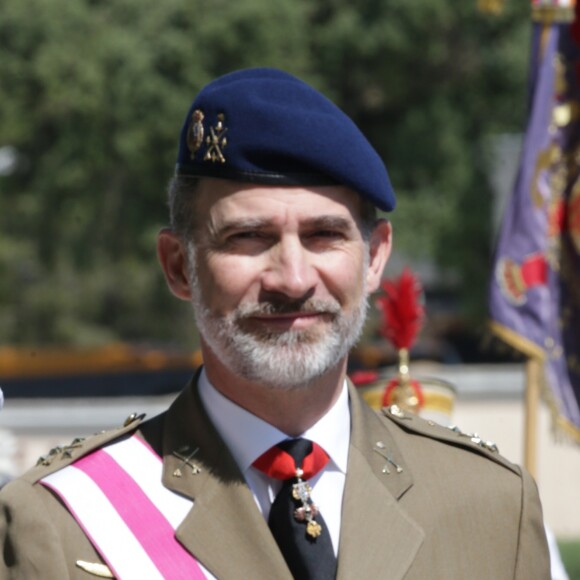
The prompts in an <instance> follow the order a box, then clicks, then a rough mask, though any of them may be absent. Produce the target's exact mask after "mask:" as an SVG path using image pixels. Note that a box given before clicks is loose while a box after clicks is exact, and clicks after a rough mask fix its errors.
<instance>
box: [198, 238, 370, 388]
mask: <svg viewBox="0 0 580 580" xmlns="http://www.w3.org/2000/svg"><path fill="white" fill-rule="evenodd" d="M188 256H189V274H190V281H191V288H192V297H191V302H192V305H193V311H194V315H195V321H196V323H197V328H198V330H199V332H200V333H201V336H202V337H203V339H204V341H205V342H206V343H207V345H208V346H209V348H211V350H212V351H213V352H214V354H215V355H216V356H217V358H218V359H219V360H220V361H221V362H222V363H223V364H224V365H225V366H226V367H227V368H228V370H230V372H232V373H234V374H236V375H239V376H240V377H242V378H244V379H246V380H249V381H253V382H257V383H260V384H263V385H265V386H267V387H269V388H273V389H283V390H291V389H300V388H307V387H308V386H309V385H310V384H311V383H312V382H313V381H314V380H315V379H317V378H318V377H320V376H322V375H324V374H325V373H326V372H327V371H329V370H330V369H332V368H333V367H335V366H336V365H338V364H339V363H340V362H341V361H342V360H343V359H344V357H346V356H347V355H348V352H349V350H350V349H351V348H352V347H353V346H354V345H355V344H356V342H357V341H358V339H359V338H360V335H361V333H362V329H363V327H364V322H365V319H366V315H367V311H368V306H369V302H368V297H367V292H366V288H364V289H363V290H364V292H363V297H364V298H362V299H361V300H360V303H359V304H358V305H357V307H356V308H355V309H354V310H353V311H352V312H351V313H349V314H345V313H344V312H343V311H342V309H341V307H340V304H339V303H338V301H336V300H334V299H329V300H321V299H306V300H300V301H291V300H285V301H269V302H260V303H257V304H242V305H240V306H238V307H237V308H236V309H235V310H234V311H233V312H231V313H230V314H228V315H226V316H216V315H214V314H212V313H211V312H210V310H209V308H208V307H207V305H206V303H205V300H204V298H203V296H202V292H201V288H200V285H199V283H198V280H197V276H196V257H195V248H194V246H193V244H190V245H189V247H188ZM287 312H309V313H312V312H322V313H324V314H325V315H327V316H329V317H330V318H331V320H330V322H328V323H327V324H325V326H324V328H323V330H322V331H321V330H320V329H319V328H317V329H315V330H308V329H307V330H300V331H299V330H292V329H290V330H287V331H285V332H281V333H279V332H271V331H267V330H265V331H263V332H260V333H257V332H256V331H255V330H254V331H250V330H249V329H247V325H246V324H245V322H246V321H247V319H248V318H249V317H251V316H255V315H256V314H283V313H287Z"/></svg>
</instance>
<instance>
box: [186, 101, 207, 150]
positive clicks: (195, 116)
mask: <svg viewBox="0 0 580 580" xmlns="http://www.w3.org/2000/svg"><path fill="white" fill-rule="evenodd" d="M203 118H204V114H203V113H202V112H201V110H200V109H196V110H195V111H193V113H192V115H191V124H190V125H189V130H188V132H187V146H188V148H189V151H190V153H191V158H192V159H193V158H194V157H195V154H196V153H197V151H198V150H199V148H200V147H201V145H202V143H203V136H204V129H203Z"/></svg>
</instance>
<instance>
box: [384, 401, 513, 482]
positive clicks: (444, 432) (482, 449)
mask: <svg viewBox="0 0 580 580" xmlns="http://www.w3.org/2000/svg"><path fill="white" fill-rule="evenodd" d="M381 413H382V414H383V415H384V416H385V417H387V418H388V419H390V420H391V421H392V422H393V423H395V424H397V425H398V426H399V427H401V428H402V429H404V430H405V431H407V432H410V433H416V434H417V435H422V436H424V437H429V438H431V439H436V440H438V441H441V442H443V443H447V444H450V445H454V446H456V447H462V448H464V449H469V450H471V451H475V452H477V453H479V454H480V455H483V456H485V457H488V458H489V459H491V460H493V461H495V462H496V463H499V464H500V465H503V466H504V467H507V468H508V469H510V470H511V471H513V472H514V473H517V474H518V475H519V474H520V471H519V468H518V467H517V466H516V465H514V464H513V463H511V462H510V461H509V460H507V459H506V458H505V457H503V456H502V455H500V453H499V449H498V447H497V445H496V444H495V443H493V442H492V441H488V440H487V439H484V438H483V437H481V436H480V435H478V434H477V433H466V432H464V431H462V430H461V429H460V428H459V427H457V426H456V425H451V426H448V427H446V426H444V425H441V424H440V423H436V422H435V421H429V420H426V419H423V418H421V417H419V416H418V415H415V414H414V413H409V412H406V411H403V409H401V408H400V407H399V406H398V405H391V406H389V407H383V408H382V409H381Z"/></svg>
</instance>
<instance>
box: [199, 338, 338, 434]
mask: <svg viewBox="0 0 580 580" xmlns="http://www.w3.org/2000/svg"><path fill="white" fill-rule="evenodd" d="M203 360H204V368H205V372H206V373H207V377H208V379H209V380H210V382H211V383H212V385H213V386H214V387H215V388H216V389H217V390H218V391H219V392H220V393H221V394H222V395H223V396H224V397H227V398H228V399H230V401H233V402H234V403H236V405H239V406H240V407H242V408H244V409H246V411H249V412H250V413H252V414H253V415H256V416H257V417H259V418H260V419H262V420H263V421H266V422H267V423H270V425H273V426H274V427H276V428H277V429H279V430H280V431H282V432H283V433H286V435H289V436H291V437H297V436H298V435H301V434H302V433H304V431H306V430H307V429H309V428H310V427H312V426H313V425H314V424H315V423H316V422H317V421H318V420H319V419H320V418H321V417H323V416H324V415H325V414H326V413H327V412H328V411H329V409H330V408H331V407H332V406H333V405H334V403H335V402H336V400H337V399H338V397H339V395H340V392H341V389H342V385H343V383H344V380H345V376H346V357H345V358H344V359H343V360H341V361H339V363H338V364H337V365H336V366H335V367H333V368H331V369H330V370H329V371H327V372H326V373H325V374H324V375H323V376H321V377H318V378H317V379H316V380H314V381H312V382H311V383H309V384H308V385H305V386H303V387H298V388H294V389H280V388H275V387H272V386H271V385H265V384H262V383H259V382H256V381H249V380H246V379H243V378H241V377H240V376H238V375H236V374H234V373H232V372H231V371H230V370H229V369H228V368H226V367H225V366H224V365H223V364H222V363H221V361H220V360H218V359H217V358H216V356H215V355H214V354H213V352H212V351H211V350H210V349H209V348H204V349H203Z"/></svg>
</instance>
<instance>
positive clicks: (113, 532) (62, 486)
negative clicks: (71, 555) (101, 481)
mask: <svg viewBox="0 0 580 580" xmlns="http://www.w3.org/2000/svg"><path fill="white" fill-rule="evenodd" d="M65 472H66V473H65ZM42 483H43V484H44V485H46V486H47V487H49V488H50V489H52V490H54V491H55V492H56V493H57V495H58V496H59V497H61V498H62V500H63V501H64V503H65V504H66V506H67V507H68V508H69V510H70V512H71V513H72V514H73V515H74V516H75V519H76V520H77V522H78V523H79V524H80V526H81V528H83V530H84V532H85V534H86V535H87V537H88V538H89V539H90V540H91V542H92V543H93V545H94V546H95V547H96V548H97V549H98V551H99V553H100V554H101V556H102V557H103V559H104V560H105V562H106V563H107V564H108V566H109V567H110V568H111V572H113V574H114V575H115V577H117V578H122V579H123V580H143V578H147V579H151V580H158V579H162V576H161V574H160V573H159V571H158V570H157V568H156V567H155V566H154V565H153V562H151V559H150V558H149V556H148V555H147V553H146V552H145V550H143V547H142V546H141V544H140V543H139V542H138V541H137V538H135V536H134V535H133V534H132V533H131V531H130V530H129V529H128V528H127V526H126V524H125V522H124V521H123V520H122V519H121V517H120V516H119V514H118V513H117V512H116V510H115V509H114V508H113V506H112V505H111V503H110V502H109V500H108V499H107V498H106V497H105V495H104V494H103V493H102V492H101V490H100V489H99V488H98V486H97V485H96V484H95V483H94V482H93V481H92V480H91V479H90V477H88V476H87V475H86V474H84V473H83V472H82V471H80V470H78V469H76V468H75V467H74V466H73V465H70V466H69V467H67V468H66V469H63V470H61V471H57V472H55V473H52V474H50V475H48V476H47V477H45V478H44V479H43V480H42ZM89 498H90V501H87V500H88V499H89ZM85 522H91V525H89V526H87V525H85ZM120 546H122V548H121V549H122V551H123V554H124V556H123V558H116V559H115V560H114V562H113V561H112V560H111V558H110V556H113V555H114V554H116V553H118V552H119V547H120Z"/></svg>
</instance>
